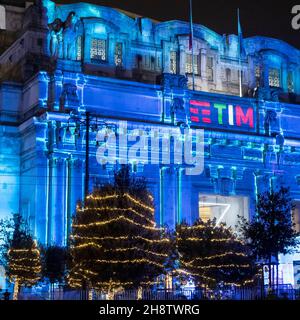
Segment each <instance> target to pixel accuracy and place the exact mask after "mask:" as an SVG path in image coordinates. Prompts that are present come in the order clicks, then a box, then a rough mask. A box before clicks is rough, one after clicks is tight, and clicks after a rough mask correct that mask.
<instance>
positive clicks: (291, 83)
mask: <svg viewBox="0 0 300 320" xmlns="http://www.w3.org/2000/svg"><path fill="white" fill-rule="evenodd" d="M294 91H295V88H294V77H293V73H292V72H291V71H290V72H289V73H288V92H291V93H293V92H294Z"/></svg>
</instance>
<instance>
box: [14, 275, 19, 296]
mask: <svg viewBox="0 0 300 320" xmlns="http://www.w3.org/2000/svg"><path fill="white" fill-rule="evenodd" d="M18 295H19V279H18V278H16V280H15V284H14V294H13V300H18Z"/></svg>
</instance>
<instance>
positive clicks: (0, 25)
mask: <svg viewBox="0 0 300 320" xmlns="http://www.w3.org/2000/svg"><path fill="white" fill-rule="evenodd" d="M0 29H1V30H4V29H6V15H5V8H4V6H1V5H0Z"/></svg>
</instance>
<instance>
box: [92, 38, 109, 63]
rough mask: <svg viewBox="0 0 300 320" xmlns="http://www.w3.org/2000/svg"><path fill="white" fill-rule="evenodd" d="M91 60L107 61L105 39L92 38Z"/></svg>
mask: <svg viewBox="0 0 300 320" xmlns="http://www.w3.org/2000/svg"><path fill="white" fill-rule="evenodd" d="M91 60H97V61H107V48H106V40H103V39H92V44H91Z"/></svg>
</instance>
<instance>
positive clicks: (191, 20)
mask: <svg viewBox="0 0 300 320" xmlns="http://www.w3.org/2000/svg"><path fill="white" fill-rule="evenodd" d="M190 27H191V38H192V39H191V40H192V69H193V70H192V76H193V91H195V70H194V27H193V3H192V0H190Z"/></svg>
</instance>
